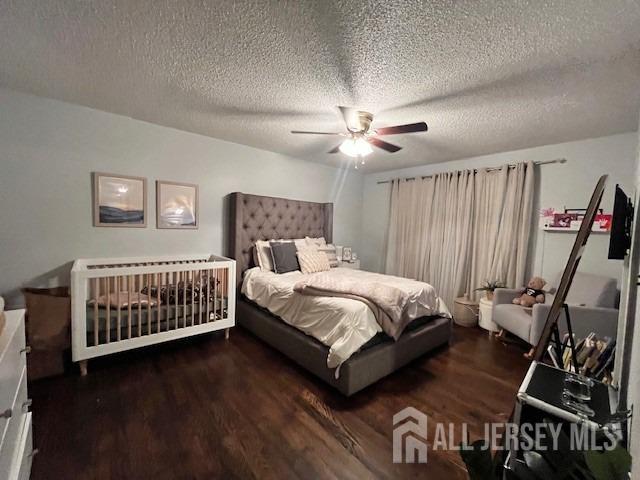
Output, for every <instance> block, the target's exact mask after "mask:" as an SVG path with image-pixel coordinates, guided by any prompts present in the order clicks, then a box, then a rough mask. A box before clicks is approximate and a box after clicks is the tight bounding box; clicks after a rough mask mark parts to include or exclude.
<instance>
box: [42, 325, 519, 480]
mask: <svg viewBox="0 0 640 480" xmlns="http://www.w3.org/2000/svg"><path fill="white" fill-rule="evenodd" d="M523 351H524V350H523V349H520V348H519V347H518V346H514V345H508V346H505V345H503V344H502V343H500V342H499V341H496V340H495V339H490V338H489V337H488V335H487V334H486V333H485V332H484V331H481V330H479V329H464V328H458V327H457V328H456V329H455V332H454V341H453V343H452V345H451V346H450V347H448V348H444V349H441V350H438V351H436V352H434V353H433V354H431V355H427V356H425V357H423V358H421V359H419V360H417V361H416V362H414V363H412V364H411V365H409V366H407V367H405V368H403V369H402V370H400V371H398V372H396V373H395V374H393V375H391V376H390V377H388V378H386V379H383V380H382V381H380V382H378V383H377V384H375V385H373V386H371V387H369V388H367V389H365V390H364V391H362V392H360V393H358V394H356V395H355V396H353V397H352V398H345V397H343V396H341V395H340V394H339V393H336V392H334V391H333V390H331V389H330V388H328V387H325V385H324V384H323V383H322V382H321V381H319V380H316V379H315V377H312V376H311V375H310V374H308V373H306V372H305V371H303V370H302V369H300V368H298V367H297V366H296V365H294V364H293V363H292V362H291V361H289V360H288V359H287V358H285V357H284V356H283V355H281V354H280V353H279V352H277V351H275V350H273V349H272V348H270V347H269V346H267V345H266V344H264V343H262V342H261V341H260V340H258V339H256V338H255V337H253V336H252V335H251V334H250V333H247V332H246V331H243V330H241V329H240V328H236V329H234V330H232V331H231V338H230V340H229V341H228V342H225V340H224V338H223V336H222V335H218V334H216V335H209V336H205V337H200V338H197V339H191V340H189V341H180V342H177V343H172V344H167V345H164V346H162V347H155V348H151V349H146V350H144V351H141V352H135V353H126V354H120V355H116V356H112V357H109V358H103V359H100V360H96V361H93V362H90V364H89V375H88V376H87V377H84V378H81V377H80V376H79V375H69V376H66V377H59V378H54V379H49V380H44V381H40V382H35V383H34V384H33V385H31V387H30V388H31V395H32V397H33V400H34V402H33V411H34V428H35V431H34V436H35V444H36V447H37V448H38V449H39V453H38V455H36V456H35V458H34V464H33V473H32V477H31V478H32V479H33V480H41V479H42V480H44V479H147V478H148V479H154V480H161V479H210V478H300V479H311V478H349V479H362V478H412V477H416V476H418V477H421V478H433V479H445V478H446V479H456V478H467V477H466V474H465V471H464V469H463V466H462V462H461V461H460V459H459V456H458V453H457V452H450V451H433V450H432V449H430V450H429V453H428V463H427V464H426V465H425V464H394V463H392V430H393V425H392V417H393V414H394V413H396V412H398V411H399V410H401V409H403V408H405V407H407V406H413V407H415V408H417V409H419V410H421V411H423V412H424V413H426V414H428V415H429V430H430V433H429V435H430V437H432V435H433V430H434V423H435V422H437V421H443V422H454V423H456V424H461V423H462V422H467V423H468V424H469V426H470V433H471V436H472V440H473V439H475V438H479V437H481V436H482V430H481V428H482V425H483V424H484V423H485V422H491V421H504V420H505V418H506V417H507V416H508V415H509V413H510V412H511V408H512V406H513V402H514V395H515V392H516V390H517V387H518V385H519V384H520V382H521V380H522V378H523V376H524V373H525V371H526V368H527V365H528V362H527V361H526V360H525V359H524V358H523V356H522V353H523Z"/></svg>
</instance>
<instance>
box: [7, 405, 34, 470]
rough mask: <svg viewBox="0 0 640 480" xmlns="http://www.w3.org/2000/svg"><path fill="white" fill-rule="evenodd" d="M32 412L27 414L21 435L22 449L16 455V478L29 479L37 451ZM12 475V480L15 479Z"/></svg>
mask: <svg viewBox="0 0 640 480" xmlns="http://www.w3.org/2000/svg"><path fill="white" fill-rule="evenodd" d="M32 415H33V414H32V413H31V412H29V413H27V414H26V415H25V417H26V418H25V420H24V422H23V423H24V428H23V429H22V435H21V436H20V450H19V451H18V455H17V456H16V469H15V470H14V472H15V477H14V478H15V480H29V477H30V476H31V463H32V462H33V456H34V455H35V453H36V451H35V450H34V449H33V427H32V426H31V416H32ZM14 478H11V477H10V480H14Z"/></svg>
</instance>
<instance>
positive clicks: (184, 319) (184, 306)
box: [182, 272, 189, 327]
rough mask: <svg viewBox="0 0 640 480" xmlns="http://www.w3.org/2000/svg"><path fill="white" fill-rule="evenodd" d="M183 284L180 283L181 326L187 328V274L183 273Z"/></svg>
mask: <svg viewBox="0 0 640 480" xmlns="http://www.w3.org/2000/svg"><path fill="white" fill-rule="evenodd" d="M182 275H183V276H184V282H183V283H182V326H183V327H186V326H187V280H188V279H189V272H183V273H182Z"/></svg>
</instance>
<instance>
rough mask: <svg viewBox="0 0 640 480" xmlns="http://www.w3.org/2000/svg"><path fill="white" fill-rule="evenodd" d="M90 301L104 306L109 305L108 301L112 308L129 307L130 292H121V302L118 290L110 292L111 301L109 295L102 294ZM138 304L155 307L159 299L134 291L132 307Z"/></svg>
mask: <svg viewBox="0 0 640 480" xmlns="http://www.w3.org/2000/svg"><path fill="white" fill-rule="evenodd" d="M145 288H146V287H145ZM88 303H89V304H91V305H93V304H94V303H97V304H98V306H99V307H104V308H106V307H107V303H108V304H109V307H111V308H128V307H129V292H127V291H126V290H125V291H122V292H120V302H119V303H118V293H117V292H111V293H109V301H108V302H107V296H106V295H100V296H99V297H98V298H97V299H95V300H89V302H88ZM138 304H140V305H142V306H145V307H146V306H147V305H151V306H152V307H155V306H156V305H157V304H158V301H157V300H156V299H155V298H149V296H148V295H146V294H144V293H135V292H132V293H131V306H132V307H137V306H138Z"/></svg>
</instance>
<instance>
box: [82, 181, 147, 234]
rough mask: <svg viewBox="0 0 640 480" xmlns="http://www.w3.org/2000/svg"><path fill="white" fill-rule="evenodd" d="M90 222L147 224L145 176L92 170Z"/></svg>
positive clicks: (100, 223) (127, 224)
mask: <svg viewBox="0 0 640 480" xmlns="http://www.w3.org/2000/svg"><path fill="white" fill-rule="evenodd" d="M93 226H94V227H146V226H147V179H146V178H142V177H129V176H126V175H115V174H110V173H98V172H94V173H93Z"/></svg>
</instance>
